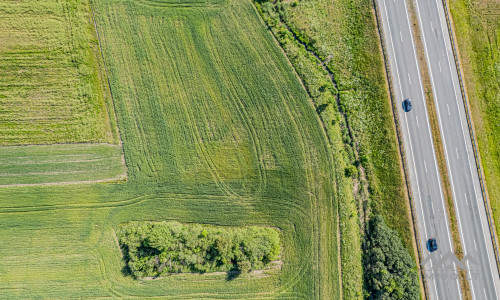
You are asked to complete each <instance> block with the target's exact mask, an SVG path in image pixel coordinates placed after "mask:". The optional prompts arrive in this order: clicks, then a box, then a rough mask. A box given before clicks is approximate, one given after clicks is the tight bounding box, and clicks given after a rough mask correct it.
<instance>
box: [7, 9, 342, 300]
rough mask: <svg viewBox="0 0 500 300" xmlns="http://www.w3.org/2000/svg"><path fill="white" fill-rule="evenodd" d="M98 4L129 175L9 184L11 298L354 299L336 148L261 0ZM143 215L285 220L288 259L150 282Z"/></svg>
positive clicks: (238, 221) (230, 221) (228, 221)
mask: <svg viewBox="0 0 500 300" xmlns="http://www.w3.org/2000/svg"><path fill="white" fill-rule="evenodd" d="M92 4H93V6H94V13H95V16H96V21H97V26H98V30H99V36H100V39H101V45H102V48H103V54H104V59H105V63H106V69H107V70H108V71H109V72H108V76H109V80H110V85H111V92H112V94H113V98H114V101H115V107H116V115H117V119H118V125H119V127H120V136H121V138H122V141H123V149H124V154H125V160H126V162H127V168H128V175H127V177H128V180H127V181H126V182H117V183H113V184H103V183H95V184H73V185H52V186H48V185H40V186H11V187H4V188H0V214H1V218H0V240H2V242H1V243H0V282H2V288H1V289H0V298H9V299H13V298H20V299H26V298H32V297H39V298H50V299H54V298H69V297H72V298H75V297H76V298H78V297H96V298H104V297H107V298H117V297H128V298H136V299H144V298H148V297H170V298H204V299H207V298H217V299H256V298H260V299H262V298H292V297H293V298H299V299H338V298H340V286H339V270H338V266H339V261H338V255H339V253H338V243H337V239H338V222H337V214H338V213H337V201H338V199H337V198H336V197H335V195H336V189H335V175H336V170H334V169H333V166H334V158H333V157H332V155H331V151H330V149H329V147H328V142H327V139H326V135H325V133H324V131H323V130H322V127H321V124H320V121H319V119H318V117H317V114H316V112H315V111H314V108H313V106H312V104H311V102H310V100H309V98H308V96H307V93H306V91H305V90H304V89H303V87H302V86H301V84H300V81H299V79H298V78H297V76H296V74H295V73H294V72H293V69H292V67H291V66H290V65H289V64H288V62H287V60H286V58H285V56H284V54H283V53H282V51H281V50H280V48H279V46H278V45H277V44H276V43H275V41H274V40H273V38H272V36H271V35H270V34H269V32H268V31H267V29H266V28H265V26H264V24H263V23H262V22H261V20H260V19H259V16H258V14H257V12H256V11H255V9H254V7H253V5H252V3H251V2H250V1H241V0H226V1H216V0H210V1H179V2H177V1H172V0H169V1H160V0H155V1H153V0H151V1H146V0H141V1H135V0H134V1H133V0H100V1H92ZM228 24H230V26H228ZM47 159H48V158H47ZM140 220H155V221H161V220H176V221H180V222H188V223H191V222H196V223H208V224H216V225H221V226H224V225H231V226H245V225H263V226H273V227H278V228H280V229H281V233H282V239H283V241H282V248H283V253H282V257H281V259H282V260H283V265H282V268H281V269H274V270H269V271H264V272H263V273H258V274H252V273H251V274H249V275H242V276H240V277H238V278H236V279H233V280H228V278H227V277H226V275H225V274H205V275H198V274H182V275H173V276H168V277H167V278H164V279H159V280H147V281H137V280H134V279H133V278H131V277H130V276H125V275H124V274H123V267H124V262H123V259H122V257H121V253H120V249H119V246H118V243H117V239H116V235H115V233H114V230H115V229H116V228H118V226H119V225H120V224H123V223H126V222H129V221H140ZM166 295H168V296H166Z"/></svg>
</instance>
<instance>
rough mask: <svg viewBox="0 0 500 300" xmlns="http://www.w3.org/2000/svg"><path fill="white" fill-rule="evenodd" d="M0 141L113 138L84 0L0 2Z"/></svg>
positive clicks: (114, 140)
mask: <svg viewBox="0 0 500 300" xmlns="http://www.w3.org/2000/svg"><path fill="white" fill-rule="evenodd" d="M0 32H1V33H2V34H1V36H2V37H1V42H0V78H1V80H0V145H27V144H53V143H75V142H100V143H114V144H117V143H118V142H119V139H118V133H117V128H116V124H115V121H114V118H115V115H114V111H113V108H112V105H111V99H110V96H109V90H107V89H106V88H107V85H105V78H104V77H103V76H102V75H103V74H102V59H101V57H100V54H99V49H98V45H97V39H96V37H95V30H94V26H93V23H92V21H91V14H90V5H89V2H88V0H66V1H57V0H43V1H35V0H27V1H1V2H0Z"/></svg>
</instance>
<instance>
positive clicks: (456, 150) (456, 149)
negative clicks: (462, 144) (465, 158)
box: [455, 147, 460, 159]
mask: <svg viewBox="0 0 500 300" xmlns="http://www.w3.org/2000/svg"><path fill="white" fill-rule="evenodd" d="M455 152H456V153H457V159H460V157H458V148H457V147H455Z"/></svg>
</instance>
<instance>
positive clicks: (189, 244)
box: [118, 222, 280, 278]
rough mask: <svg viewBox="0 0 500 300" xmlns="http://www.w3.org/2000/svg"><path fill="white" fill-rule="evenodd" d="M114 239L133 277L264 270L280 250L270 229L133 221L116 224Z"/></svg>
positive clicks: (278, 241)
mask: <svg viewBox="0 0 500 300" xmlns="http://www.w3.org/2000/svg"><path fill="white" fill-rule="evenodd" d="M118 238H119V242H120V247H121V248H122V250H123V255H124V258H125V261H126V262H127V267H128V268H129V271H130V273H131V275H132V276H133V277H135V278H141V277H148V276H151V277H157V276H161V275H166V274H169V273H181V272H196V273H204V272H216V271H241V272H242V273H245V272H249V271H251V270H254V269H262V268H263V267H265V265H267V264H268V263H269V262H271V261H272V260H275V259H276V258H277V257H278V255H279V253H280V237H279V233H278V231H277V230H276V229H274V228H263V227H245V228H230V227H224V228H223V227H213V226H203V225H194V224H187V225H186V224H180V223H176V222H132V223H128V224H125V225H122V226H121V227H120V228H119V230H118Z"/></svg>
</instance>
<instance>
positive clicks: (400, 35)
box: [399, 30, 403, 42]
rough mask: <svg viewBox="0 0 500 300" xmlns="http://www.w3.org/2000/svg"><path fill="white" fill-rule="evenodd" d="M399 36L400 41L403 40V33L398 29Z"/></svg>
mask: <svg viewBox="0 0 500 300" xmlns="http://www.w3.org/2000/svg"><path fill="white" fill-rule="evenodd" d="M399 37H400V38H401V42H402V41H403V34H402V33H401V30H400V31H399Z"/></svg>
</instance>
